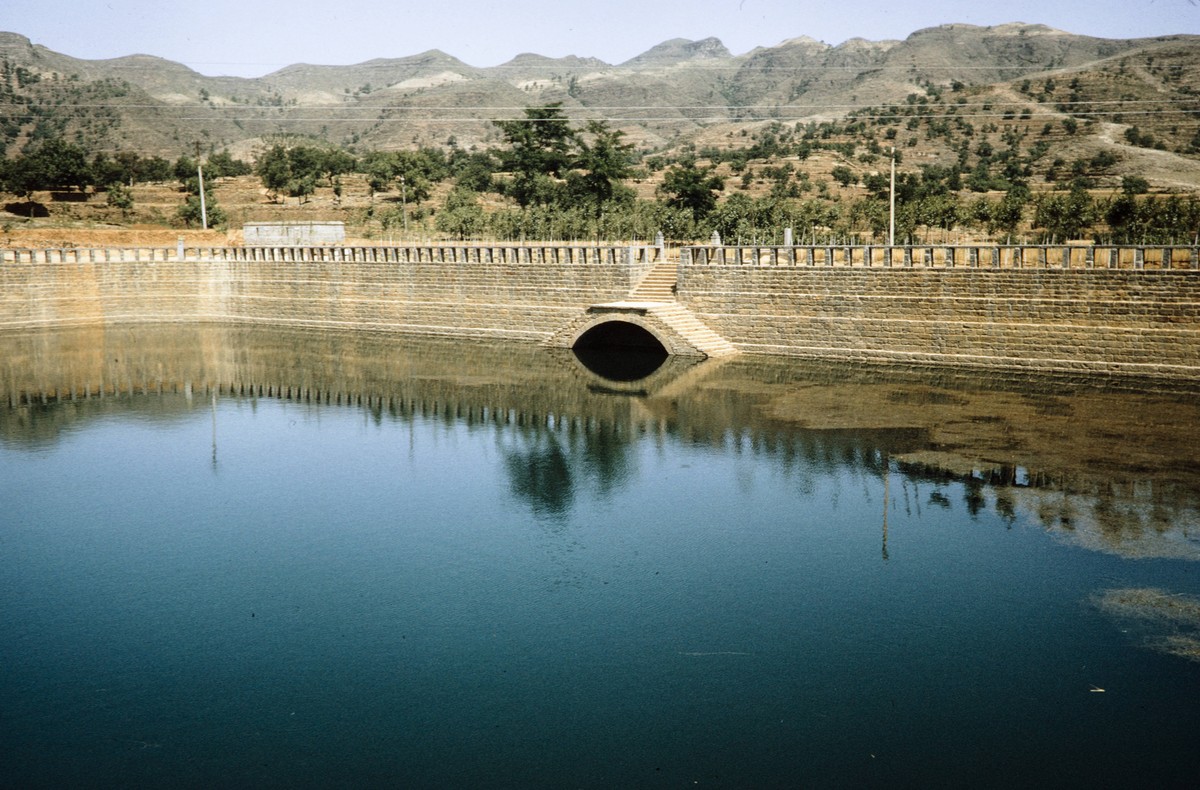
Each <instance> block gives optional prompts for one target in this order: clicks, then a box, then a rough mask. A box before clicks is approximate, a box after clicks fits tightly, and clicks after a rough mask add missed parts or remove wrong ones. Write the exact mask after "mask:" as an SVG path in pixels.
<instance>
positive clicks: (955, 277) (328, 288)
mask: <svg viewBox="0 0 1200 790" xmlns="http://www.w3.org/2000/svg"><path fill="white" fill-rule="evenodd" d="M91 257H92V256H89V255H84V256H82V257H81V258H80V260H79V261H78V262H77V261H76V260H74V259H72V260H67V261H54V262H51V261H46V260H39V261H37V262H32V263H31V262H29V260H28V258H25V259H22V260H20V261H13V260H6V261H5V262H4V263H3V264H0V331H4V330H20V329H28V328H37V327H50V326H91V325H121V324H138V323H163V322H167V323H171V322H178V323H189V322H219V323H231V324H263V325H275V326H294V327H319V328H343V329H363V330H371V331H384V332H410V333H419V334H427V335H445V336H453V337H468V338H470V337H474V338H485V337H486V338H501V339H511V340H526V341H544V340H546V339H548V338H550V337H551V336H552V335H553V334H554V333H555V332H558V331H559V330H561V329H562V328H563V327H564V326H566V325H567V324H569V323H570V322H571V321H572V320H575V319H577V318H578V316H579V315H580V312H581V310H582V309H583V308H585V307H586V306H587V305H591V304H596V303H600V302H608V301H616V300H620V299H623V298H625V297H626V296H627V295H628V293H629V292H630V290H631V288H632V286H633V285H634V284H635V283H636V282H637V280H638V278H639V277H640V275H641V274H642V273H644V271H645V267H640V265H639V266H627V265H621V264H614V263H612V262H611V261H609V262H603V261H589V262H584V261H570V262H563V261H530V260H520V261H518V260H487V261H483V260H479V261H455V260H450V261H446V260H427V261H420V260H392V261H378V260H373V261H368V260H338V261H333V260H325V261H320V260H224V259H216V258H219V257H220V256H209V257H207V258H201V259H196V258H195V256H192V257H190V258H189V259H187V260H182V261H180V260H175V259H174V258H171V259H167V256H166V253H163V255H162V256H161V258H162V259H160V260H153V261H150V260H141V261H133V260H108V261H105V260H103V257H104V256H98V257H99V258H100V260H92V259H91ZM678 297H679V300H680V302H681V303H683V304H684V305H686V306H687V307H689V308H690V309H691V310H692V311H693V312H694V313H695V314H696V316H697V317H699V318H700V319H701V320H703V321H704V322H705V323H706V324H707V325H708V326H709V327H711V328H712V329H713V330H715V331H716V332H718V333H719V334H721V335H722V336H724V337H725V338H727V339H729V340H730V341H732V342H733V343H734V344H735V345H736V346H737V347H738V348H739V349H740V350H742V351H744V352H750V353H767V354H785V355H793V356H803V357H811V358H819V359H830V360H835V361H855V360H859V361H873V362H901V363H911V364H941V365H954V366H967V367H984V368H1001V369H1003V368H1012V369H1027V370H1047V371H1085V372H1089V371H1099V372H1114V373H1130V374H1138V375H1150V376H1167V377H1174V378H1189V379H1200V274H1198V273H1197V272H1195V271H1188V270H1125V269H1090V270H1076V269H1066V270H1064V269H1057V270H1056V269H965V268H964V269H923V268H918V269H905V268H895V269H892V268H872V269H863V268H851V267H827V268H820V267H818V268H809V267H801V266H757V265H755V266H747V265H725V264H704V265H700V264H697V265H688V266H683V267H681V269H680V282H679V287H678Z"/></svg>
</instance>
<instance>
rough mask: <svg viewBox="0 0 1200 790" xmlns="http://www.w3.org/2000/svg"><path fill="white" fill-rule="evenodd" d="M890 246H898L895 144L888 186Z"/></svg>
mask: <svg viewBox="0 0 1200 790" xmlns="http://www.w3.org/2000/svg"><path fill="white" fill-rule="evenodd" d="M888 246H889V247H895V246H896V146H894V145H893V146H892V181H891V186H890V187H889V188H888ZM889 254H890V253H889Z"/></svg>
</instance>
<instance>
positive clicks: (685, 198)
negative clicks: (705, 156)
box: [659, 160, 725, 221]
mask: <svg viewBox="0 0 1200 790" xmlns="http://www.w3.org/2000/svg"><path fill="white" fill-rule="evenodd" d="M713 170H714V168H712V167H703V168H702V167H697V166H696V162H695V160H687V161H685V162H683V163H681V164H679V165H676V166H675V167H672V168H671V169H670V170H668V171H667V172H666V173H665V174H664V175H663V181H662V186H660V187H659V192H660V194H662V195H665V196H666V197H667V205H668V206H671V207H673V208H685V209H687V210H689V211H691V212H692V218H693V219H695V220H697V221H699V220H700V219H703V218H704V217H705V216H707V215H708V214H709V212H711V211H712V210H713V208H714V207H715V206H716V205H717V194H716V193H718V192H720V191H721V190H722V189H724V188H725V181H724V179H722V178H721V177H720V176H717V175H714V173H713Z"/></svg>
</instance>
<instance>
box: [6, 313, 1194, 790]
mask: <svg viewBox="0 0 1200 790" xmlns="http://www.w3.org/2000/svg"><path fill="white" fill-rule="evenodd" d="M3 343H4V348H5V349H6V354H5V355H4V358H3V361H0V505H2V508H0V600H2V601H3V605H2V606H0V666H2V667H3V672H2V673H0V731H2V732H3V733H4V748H3V749H2V750H0V785H3V786H6V787H22V788H24V787H82V786H128V787H214V786H229V787H232V786H255V787H338V786H342V787H364V786H388V787H683V786H688V787H697V786H700V787H705V786H707V787H797V786H803V787H828V786H843V787H861V786H889V787H896V786H913V787H931V786H949V787H963V786H1005V787H1010V786H1014V785H1016V784H1018V783H1021V784H1031V785H1036V786H1091V787H1094V786H1135V785H1138V786H1151V785H1152V786H1160V787H1162V786H1182V785H1184V784H1185V783H1186V784H1188V785H1189V786H1190V784H1191V781H1192V780H1193V779H1194V778H1195V776H1197V775H1198V772H1200V752H1198V751H1197V749H1196V748H1195V733H1196V732H1197V731H1198V729H1200V663H1196V662H1194V661H1193V660H1191V659H1190V658H1189V657H1188V656H1187V655H1186V653H1187V648H1188V646H1189V645H1191V644H1200V641H1197V640H1200V623H1197V622H1193V621H1191V620H1189V619H1188V618H1187V617H1186V616H1174V615H1172V613H1171V612H1165V611H1164V610H1163V609H1162V608H1161V607H1159V608H1157V609H1156V608H1155V607H1153V606H1150V607H1143V609H1136V608H1133V609H1124V610H1117V609H1114V608H1113V607H1112V606H1106V605H1103V604H1102V601H1101V596H1103V595H1105V593H1106V592H1110V591H1113V590H1146V589H1158V590H1162V591H1164V592H1165V593H1166V594H1168V595H1169V596H1171V598H1170V599H1169V600H1174V601H1178V602H1181V604H1183V603H1187V602H1189V601H1191V600H1192V598H1193V597H1197V598H1200V578H1197V568H1198V567H1200V565H1198V564H1197V560H1198V559H1200V540H1198V539H1197V534H1198V533H1197V530H1198V529H1200V518H1198V514H1200V460H1198V456H1197V450H1196V447H1198V446H1200V444H1198V443H1197V441H1196V440H1197V438H1200V437H1197V433H1200V419H1197V418H1198V417H1200V414H1197V412H1198V411H1200V407H1198V406H1197V403H1200V399H1198V398H1196V396H1195V393H1193V392H1188V391H1186V388H1182V389H1180V388H1176V390H1178V391H1174V392H1169V391H1162V390H1154V389H1146V388H1144V387H1142V386H1140V385H1134V384H1131V383H1129V382H1095V381H1092V382H1088V381H1067V380H1041V381H1028V380H1027V381H1014V380H1010V379H1004V378H997V377H982V376H975V375H965V374H955V375H951V374H948V373H944V372H943V373H936V374H930V373H925V374H919V373H911V372H905V371H901V370H886V369H885V370H864V369H858V368H847V369H830V368H823V367H814V366H811V365H805V364H802V363H798V362H794V361H787V360H770V359H761V358H759V359H755V358H749V357H744V358H739V359H734V360H731V361H726V362H724V363H705V364H701V365H694V364H690V363H685V362H682V361H680V360H673V361H671V362H669V363H668V365H666V366H665V367H664V368H661V369H660V370H659V371H657V372H656V373H654V374H652V375H651V376H649V377H648V378H644V379H641V380H638V381H621V380H618V379H611V380H610V379H605V378H602V377H599V376H597V375H596V374H594V373H591V372H590V371H588V370H587V369H586V368H585V367H584V366H583V365H582V364H580V363H579V362H578V361H577V360H576V359H575V358H574V357H573V356H571V355H570V354H563V353H559V352H550V351H547V350H543V349H539V348H535V347H526V346H518V347H503V346H488V345H479V344H453V343H442V342H431V341H415V340H411V339H398V338H395V337H382V336H381V337H371V336H365V337H364V336H342V335H315V336H313V335H306V334H303V333H281V332H273V331H265V330H250V329H231V328H182V327H173V328H162V329H151V328H145V329H136V330H134V329H127V330H108V331H102V330H77V331H63V332H47V333H36V334H22V335H10V336H7V337H5V338H4V339H3ZM1156 600H1158V599H1156ZM1183 609H1184V610H1186V606H1185V607H1183ZM1185 614H1186V612H1185ZM1189 640H1191V641H1189ZM1099 689H1103V691H1100V690H1099Z"/></svg>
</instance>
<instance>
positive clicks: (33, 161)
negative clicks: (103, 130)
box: [4, 137, 93, 197]
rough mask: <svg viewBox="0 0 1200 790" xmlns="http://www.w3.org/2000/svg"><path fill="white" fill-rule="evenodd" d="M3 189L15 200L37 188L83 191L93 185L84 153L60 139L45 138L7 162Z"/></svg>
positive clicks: (90, 169) (77, 147) (89, 166)
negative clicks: (11, 193) (29, 149)
mask: <svg viewBox="0 0 1200 790" xmlns="http://www.w3.org/2000/svg"><path fill="white" fill-rule="evenodd" d="M4 182H5V186H6V188H7V189H8V190H9V191H10V192H13V193H14V194H16V195H17V196H19V197H27V196H29V195H30V194H32V193H33V192H34V191H36V190H41V189H84V188H85V187H87V186H89V185H91V184H92V183H93V179H92V168H91V165H89V164H88V161H87V153H86V152H84V150H83V149H82V148H80V147H79V146H77V145H74V144H72V143H68V142H66V141H65V140H63V139H62V138H61V137H49V138H46V139H45V140H43V141H42V142H41V143H39V144H38V145H36V146H35V147H34V148H33V150H32V151H28V152H27V153H25V154H24V155H22V156H20V157H18V158H17V159H15V160H12V161H10V162H9V163H8V165H7V167H6V168H5V172H4Z"/></svg>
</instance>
